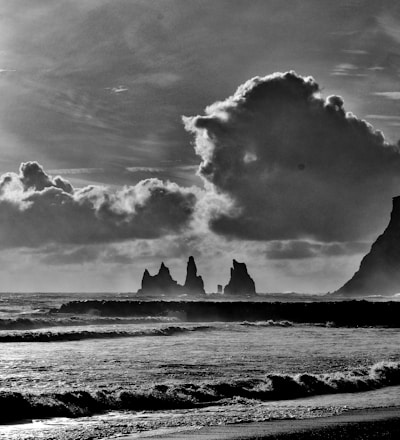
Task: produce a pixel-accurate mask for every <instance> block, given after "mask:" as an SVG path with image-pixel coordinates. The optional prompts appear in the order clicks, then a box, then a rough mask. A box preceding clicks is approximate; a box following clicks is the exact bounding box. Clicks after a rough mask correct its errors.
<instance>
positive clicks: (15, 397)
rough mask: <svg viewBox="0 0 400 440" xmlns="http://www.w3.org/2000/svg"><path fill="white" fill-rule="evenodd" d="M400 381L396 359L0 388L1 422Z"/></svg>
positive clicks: (186, 405) (365, 387)
mask: <svg viewBox="0 0 400 440" xmlns="http://www.w3.org/2000/svg"><path fill="white" fill-rule="evenodd" d="M393 385H400V362H386V361H382V362H379V363H377V364H375V365H373V366H372V367H369V368H358V369H355V370H351V371H347V372H336V373H327V374H307V373H306V374H297V375H284V374H268V375H266V376H265V377H263V378H262V379H245V380H235V381H230V382H208V383H207V382H202V383H199V384H195V383H184V384H176V383H175V384H158V385H153V386H152V387H148V388H146V389H132V390H122V391H121V390H101V391H91V392H89V391H86V390H78V391H70V392H64V393H44V394H32V393H29V394H23V393H20V392H11V391H10V392H6V391H0V407H1V408H2V411H1V412H0V423H3V424H4V423H11V422H15V421H17V420H25V419H36V418H49V417H81V416H90V415H93V414H96V413H102V412H106V411H112V410H131V411H132V410H133V411H146V410H152V411H156V410H168V409H183V408H196V407H204V406H211V405H219V404H227V403H229V400H230V399H235V398H238V397H239V398H245V399H251V400H259V401H271V400H285V399H295V398H300V397H307V396H313V395H321V394H334V393H354V392H361V391H370V390H374V389H378V388H383V387H386V386H393Z"/></svg>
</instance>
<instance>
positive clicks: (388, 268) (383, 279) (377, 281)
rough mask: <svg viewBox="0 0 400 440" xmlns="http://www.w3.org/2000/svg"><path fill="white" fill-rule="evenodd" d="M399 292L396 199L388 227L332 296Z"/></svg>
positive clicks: (399, 208) (399, 239)
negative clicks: (355, 270) (352, 274)
mask: <svg viewBox="0 0 400 440" xmlns="http://www.w3.org/2000/svg"><path fill="white" fill-rule="evenodd" d="M399 292H400V197H395V198H394V199H393V209H392V213H391V217H390V222H389V225H388V226H387V228H386V230H385V231H384V232H383V234H382V235H380V236H379V237H378V238H377V240H376V241H375V243H374V244H373V245H372V247H371V250H370V252H369V253H368V254H367V255H366V256H365V257H364V258H363V259H362V261H361V264H360V268H359V270H358V271H357V272H356V273H355V274H354V276H353V277H352V278H351V279H350V280H349V281H348V282H347V283H346V284H345V285H344V286H342V287H341V288H340V289H339V290H338V291H337V292H335V295H340V296H367V295H387V296H391V295H394V294H396V293H399Z"/></svg>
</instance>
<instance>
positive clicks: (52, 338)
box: [0, 325, 213, 343]
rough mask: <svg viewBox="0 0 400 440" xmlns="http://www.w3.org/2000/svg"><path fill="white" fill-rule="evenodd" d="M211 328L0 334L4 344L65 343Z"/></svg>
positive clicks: (168, 333)
mask: <svg viewBox="0 0 400 440" xmlns="http://www.w3.org/2000/svg"><path fill="white" fill-rule="evenodd" d="M212 329H213V327H211V326H205V325H201V326H196V327H180V326H169V327H164V328H152V329H146V330H137V331H118V330H106V331H97V330H76V331H70V332H50V331H48V332H21V333H8V334H0V343H2V342H65V341H81V340H84V339H110V338H132V337H140V336H173V335H176V334H180V333H188V332H195V331H206V330H212Z"/></svg>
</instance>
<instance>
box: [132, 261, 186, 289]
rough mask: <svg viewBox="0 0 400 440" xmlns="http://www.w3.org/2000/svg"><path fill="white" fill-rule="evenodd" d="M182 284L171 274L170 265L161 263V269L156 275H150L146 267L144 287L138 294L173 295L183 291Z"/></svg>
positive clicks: (143, 280) (143, 279)
mask: <svg viewBox="0 0 400 440" xmlns="http://www.w3.org/2000/svg"><path fill="white" fill-rule="evenodd" d="M181 289H182V286H180V285H179V284H178V283H177V282H176V281H175V280H174V279H173V278H172V276H171V274H170V272H169V269H168V267H167V266H166V265H165V264H164V263H161V266H160V269H159V271H158V273H157V274H156V275H150V273H149V271H148V270H147V269H145V271H144V273H143V278H142V287H141V289H139V290H138V294H143V295H152V296H153V295H171V294H178V293H181V292H180V290H181Z"/></svg>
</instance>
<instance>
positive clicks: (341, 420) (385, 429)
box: [110, 407, 400, 440]
mask: <svg viewBox="0 0 400 440" xmlns="http://www.w3.org/2000/svg"><path fill="white" fill-rule="evenodd" d="M118 438H119V439H120V440H134V439H137V438H150V439H154V440H157V439H158V440H161V439H162V440H240V439H242V440H256V439H258V440H261V439H262V440H275V439H276V440H308V439H310V440H320V439H321V440H399V439H400V407H398V408H379V409H368V410H353V411H348V412H346V413H343V414H341V415H338V416H332V417H321V418H315V419H305V420H276V421H270V422H259V423H240V424H235V425H227V426H212V427H204V428H200V429H195V430H193V429H192V430H190V429H189V430H182V431H180V432H167V431H164V432H159V433H157V434H155V433H144V432H143V433H140V434H133V435H128V436H123V437H118ZM110 440H111V439H110Z"/></svg>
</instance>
